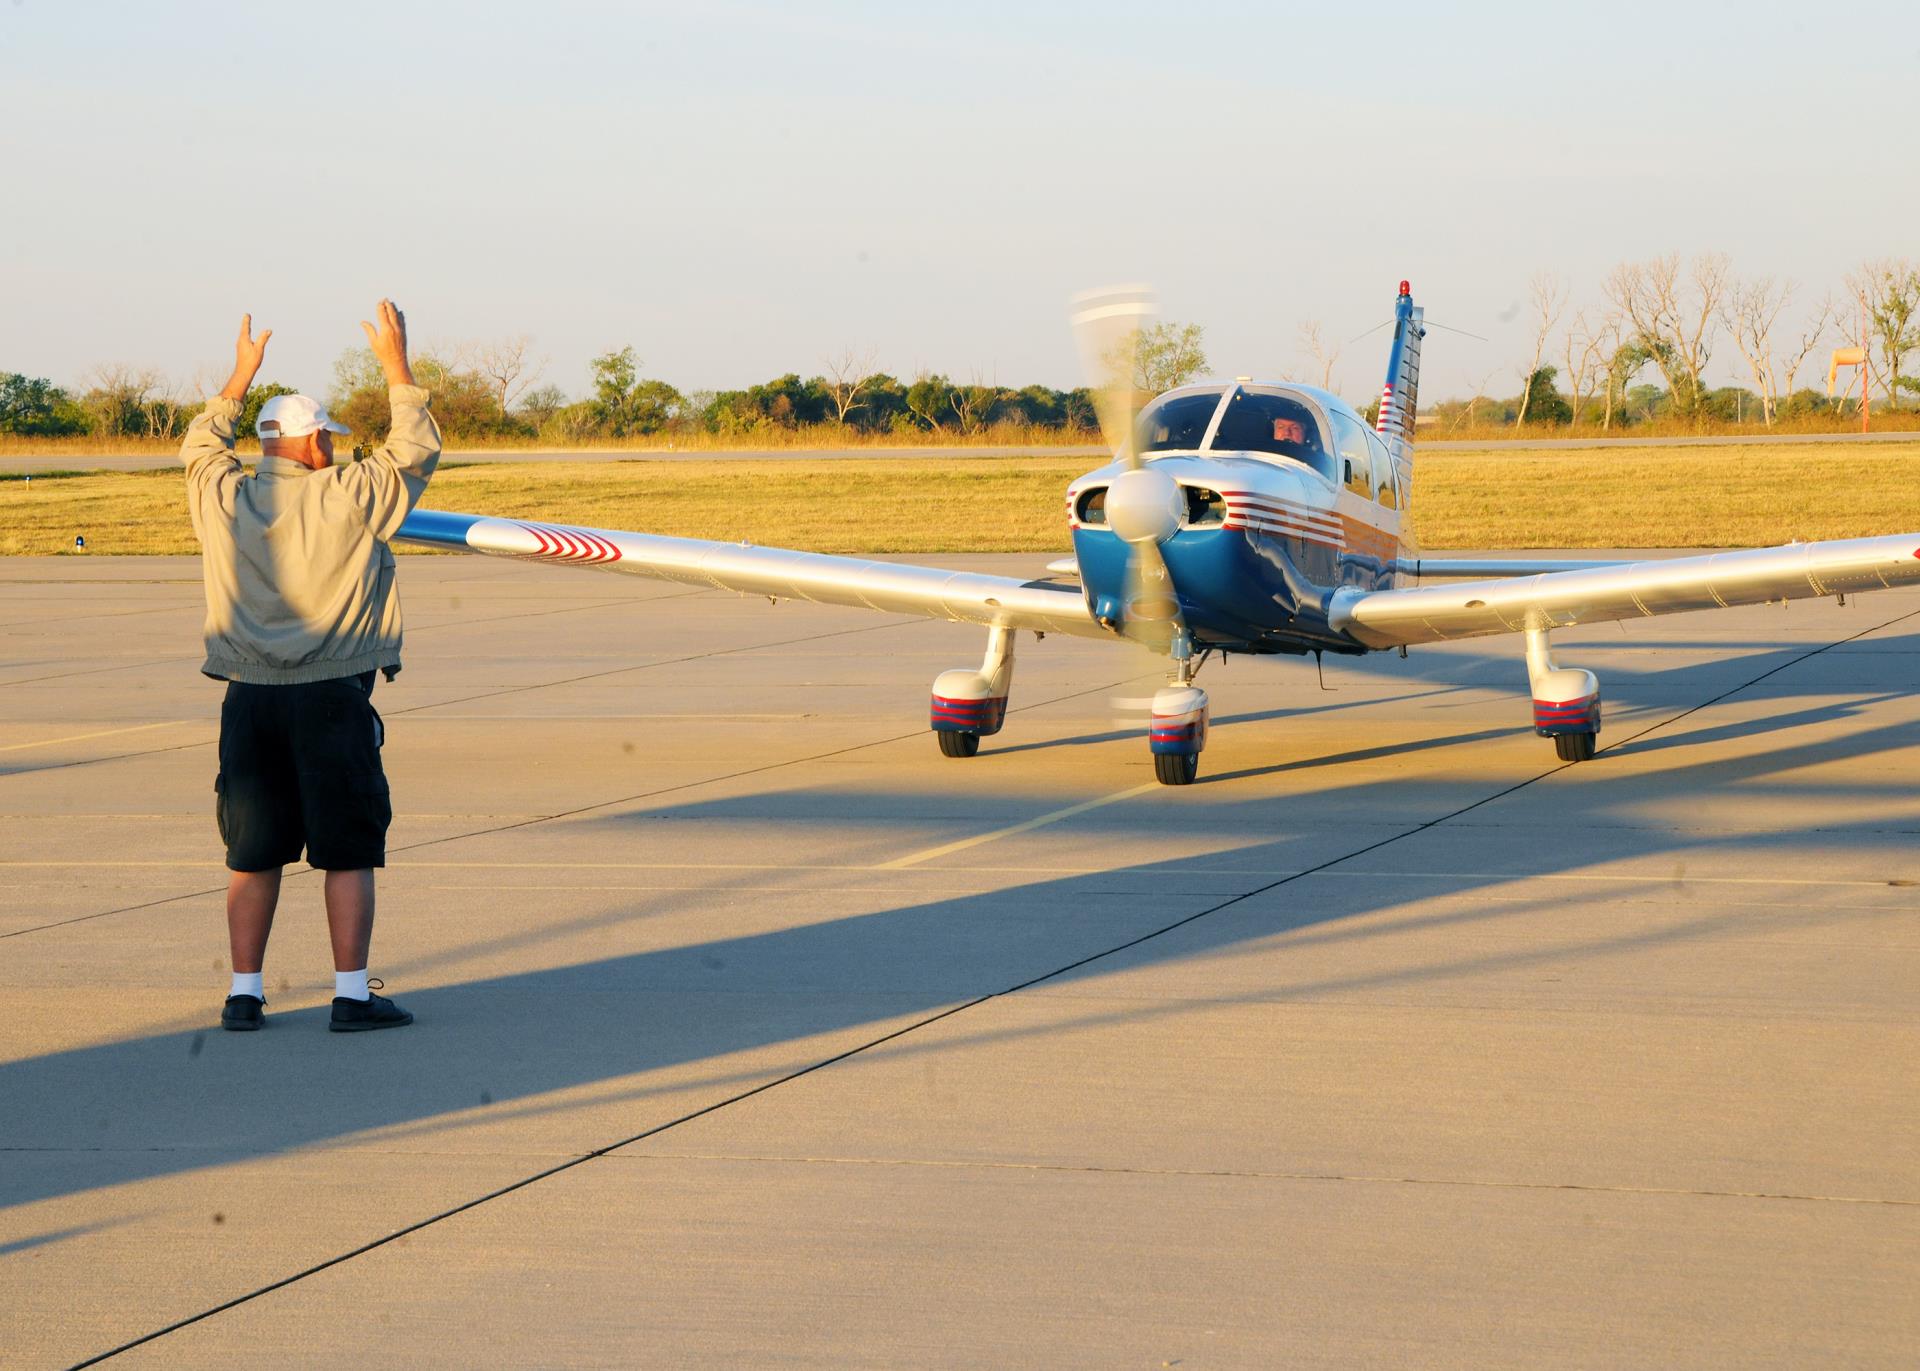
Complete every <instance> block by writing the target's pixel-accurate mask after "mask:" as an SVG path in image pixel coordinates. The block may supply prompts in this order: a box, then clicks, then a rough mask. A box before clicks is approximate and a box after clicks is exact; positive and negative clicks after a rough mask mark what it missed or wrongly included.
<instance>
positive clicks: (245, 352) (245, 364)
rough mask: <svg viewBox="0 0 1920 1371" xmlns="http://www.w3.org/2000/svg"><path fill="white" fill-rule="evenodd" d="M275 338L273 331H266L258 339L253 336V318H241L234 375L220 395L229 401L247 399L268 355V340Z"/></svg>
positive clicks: (234, 359) (236, 340)
mask: <svg viewBox="0 0 1920 1371" xmlns="http://www.w3.org/2000/svg"><path fill="white" fill-rule="evenodd" d="M271 337H273V330H272V329H265V330H263V331H262V332H261V334H260V336H259V337H258V338H255V337H254V336H253V316H252V315H251V314H243V315H241V316H240V336H239V337H238V338H236V339H235V340H234V343H233V375H232V376H230V377H228V378H227V383H226V385H224V386H222V387H221V389H220V393H221V394H222V395H224V396H226V397H227V398H228V399H229V400H244V399H246V398H247V387H248V386H250V385H252V384H253V378H254V376H255V375H257V374H258V373H259V370H260V360H261V358H263V357H265V356H266V355H267V339H269V338H271Z"/></svg>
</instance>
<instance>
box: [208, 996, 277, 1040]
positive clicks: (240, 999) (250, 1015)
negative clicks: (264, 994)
mask: <svg viewBox="0 0 1920 1371" xmlns="http://www.w3.org/2000/svg"><path fill="white" fill-rule="evenodd" d="M266 1007H267V1002H266V1001H265V1000H260V999H255V998H254V997H253V996H251V995H229V996H227V1007H226V1008H225V1009H222V1010H221V1011H220V1026H221V1027H222V1028H224V1029H226V1030H227V1031H228V1032H229V1033H251V1032H253V1031H254V1030H255V1029H257V1028H259V1027H260V1026H261V1025H262V1024H264V1023H266V1021H267V1016H266V1015H265V1014H263V1013H262V1012H261V1011H262V1010H264V1009H265V1008H266Z"/></svg>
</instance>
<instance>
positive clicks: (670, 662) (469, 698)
mask: <svg viewBox="0 0 1920 1371" xmlns="http://www.w3.org/2000/svg"><path fill="white" fill-rule="evenodd" d="M706 593H707V592H705V591H699V590H690V591H686V592H685V593H684V594H682V595H662V596H659V597H658V598H659V599H663V600H678V599H684V598H686V596H687V595H701V594H706ZM647 603H649V604H651V603H653V602H652V601H651V600H649V601H647ZM922 622H924V620H920V619H907V618H895V619H891V620H889V621H888V622H886V623H883V624H863V625H861V626H860V627H859V628H843V629H836V630H835V631H834V632H832V633H812V634H808V635H806V636H805V637H801V638H783V639H781V640H779V641H778V642H772V643H749V644H747V645H746V646H744V647H723V648H718V649H716V650H714V651H712V652H695V653H693V654H691V655H690V656H686V657H662V658H661V659H660V660H659V661H656V662H639V663H636V664H634V665H631V666H619V667H611V668H609V669H607V670H605V671H590V672H587V673H586V674H585V675H583V676H567V677H563V678H562V679H560V680H557V681H538V682H535V683H534V684H532V685H522V686H508V687H506V688H505V689H504V690H488V691H483V692H481V693H480V694H478V695H465V696H462V697H460V698H459V699H454V700H436V701H435V702H434V703H432V704H424V705H411V706H409V707H408V708H406V709H395V710H390V711H388V717H389V718H398V717H400V716H401V715H403V714H418V713H421V712H422V711H424V710H429V709H446V708H447V707H448V706H450V705H464V704H470V703H472V702H473V701H475V700H497V699H499V698H500V697H501V696H503V695H521V694H525V693H526V692H528V691H533V690H551V689H553V688H554V687H555V686H564V685H578V684H579V683H580V682H582V681H597V680H600V679H601V678H602V677H606V676H619V675H623V674H625V673H627V672H630V671H651V670H653V669H654V668H655V667H662V666H681V665H684V664H685V663H687V662H702V661H706V660H707V659H709V658H712V657H734V656H738V655H739V654H740V653H742V652H764V651H766V650H767V649H769V648H776V647H793V646H795V645H797V644H800V643H816V642H821V641H823V640H825V639H827V638H845V637H849V636H851V635H853V634H856V633H878V632H880V631H881V630H882V629H889V628H903V627H905V626H907V625H909V624H917V623H922Z"/></svg>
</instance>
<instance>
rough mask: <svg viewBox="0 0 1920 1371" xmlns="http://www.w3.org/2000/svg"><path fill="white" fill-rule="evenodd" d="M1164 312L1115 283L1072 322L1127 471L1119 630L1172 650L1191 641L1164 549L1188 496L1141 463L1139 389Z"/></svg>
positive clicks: (1087, 299)
mask: <svg viewBox="0 0 1920 1371" xmlns="http://www.w3.org/2000/svg"><path fill="white" fill-rule="evenodd" d="M1158 312H1159V310H1158V307H1157V306H1156V305H1155V303H1154V298H1153V292H1152V291H1151V290H1150V289H1148V288H1147V287H1146V286H1108V287H1105V288H1103V289H1100V290H1092V291H1087V292H1085V293H1084V294H1081V295H1076V296H1074V297H1073V299H1072V301H1070V302H1069V313H1068V319H1069V321H1070V322H1071V323H1072V325H1073V335H1074V341H1075V342H1076V343H1078V344H1079V347H1080V362H1081V365H1082V367H1083V368H1084V369H1085V371H1086V376H1087V386H1088V388H1089V389H1090V390H1091V391H1092V392H1093V407H1094V412H1095V414H1096V415H1097V416H1098V418H1099V420H1100V432H1101V434H1102V436H1103V437H1105V439H1106V441H1107V446H1108V447H1109V448H1111V449H1112V451H1113V456H1114V460H1115V461H1117V462H1119V463H1120V465H1121V466H1122V467H1123V468H1124V469H1123V470H1122V471H1121V473H1120V474H1119V475H1118V476H1116V477H1114V479H1113V481H1112V483H1111V484H1110V485H1108V487H1107V499H1106V511H1107V527H1109V528H1111V529H1112V530H1113V531H1114V533H1116V534H1117V535H1119V537H1120V539H1121V540H1122V541H1123V542H1125V543H1126V545H1127V570H1126V579H1125V582H1124V586H1123V590H1122V597H1123V598H1122V609H1121V615H1120V622H1119V624H1118V627H1119V629H1120V631H1121V632H1122V633H1124V634H1125V635H1126V636H1127V637H1129V638H1132V639H1133V640H1134V641H1135V642H1138V643H1142V644H1144V645H1146V646H1147V647H1150V648H1152V649H1153V650H1154V651H1155V652H1162V653H1164V652H1169V651H1170V650H1171V649H1172V647H1173V645H1174V642H1175V640H1176V639H1183V638H1185V637H1186V621H1185V620H1184V619H1183V618H1182V616H1181V614H1180V601H1179V598H1178V597H1177V596H1176V595H1175V593H1174V587H1173V575H1172V573H1171V572H1169V571H1168V569H1167V559H1166V558H1165V557H1164V556H1162V555H1161V552H1160V544H1161V543H1163V542H1165V541H1166V540H1167V539H1168V538H1171V537H1172V536H1173V535H1174V533H1175V532H1177V531H1178V530H1179V528H1180V520H1181V517H1182V516H1183V515H1184V514H1185V512H1186V496H1185V495H1184V494H1183V493H1182V492H1181V489H1180V486H1179V483H1178V482H1176V481H1175V480H1174V479H1173V478H1172V477H1171V476H1169V475H1167V474H1166V473H1165V472H1163V471H1160V470H1157V469H1156V468H1154V467H1150V466H1147V465H1146V464H1144V463H1143V462H1142V461H1141V460H1140V451H1139V435H1138V433H1137V431H1136V428H1135V424H1134V416H1135V413H1136V411H1137V410H1138V408H1139V403H1138V402H1139V401H1140V400H1141V399H1142V396H1141V395H1140V394H1139V387H1138V386H1137V385H1136V380H1137V373H1138V365H1137V364H1138V361H1139V357H1140V336H1141V332H1142V330H1143V329H1144V328H1145V327H1146V323H1145V321H1146V320H1147V319H1148V318H1149V317H1150V316H1152V315H1154V314H1157V313H1158ZM1145 398H1148V399H1150V398H1152V397H1150V396H1148V397H1145Z"/></svg>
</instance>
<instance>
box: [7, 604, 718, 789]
mask: <svg viewBox="0 0 1920 1371" xmlns="http://www.w3.org/2000/svg"><path fill="white" fill-rule="evenodd" d="M13 584H19V583H18V582H15V583H13ZM62 584H65V583H62ZM86 584H89V585H91V584H94V583H93V582H86ZM115 584H118V583H115ZM706 593H707V592H706V591H703V590H687V591H680V592H677V593H675V594H672V595H626V596H620V597H618V598H609V599H602V600H591V601H588V602H587V603H586V604H579V605H563V606H561V607H560V608H559V609H530V610H523V611H521V612H520V613H518V614H497V615H495V616H493V617H492V618H489V619H448V620H444V621H442V622H440V623H435V624H421V625H419V626H417V627H416V628H414V629H413V632H415V633H433V632H435V631H437V630H439V629H444V628H481V627H484V626H486V625H488V624H498V623H505V622H508V621H509V620H513V619H539V618H544V617H546V616H548V615H551V614H577V613H580V612H581V611H583V610H588V609H605V608H606V607H607V606H609V605H630V604H652V603H654V602H655V601H657V600H681V599H685V598H686V597H687V596H689V595H702V594H706ZM172 608H175V609H191V608H195V606H194V605H192V604H184V605H176V606H172ZM82 617H86V618H99V617H107V616H101V615H86V616H82ZM63 622H67V623H71V622H73V620H63ZM0 627H6V625H0ZM200 655H201V654H199V653H193V654H190V655H186V656H177V657H158V658H155V659H154V660H153V661H150V662H120V663H116V664H114V665H113V666H97V667H88V668H87V669H86V670H84V671H65V672H57V673H55V674H54V675H51V676H27V677H23V678H22V679H20V680H17V681H0V689H4V688H5V687H7V686H16V685H34V684H37V683H38V682H41V681H64V680H68V679H71V678H72V677H75V676H97V675H99V674H100V673H101V672H103V671H134V670H138V669H139V668H140V667H143V666H165V665H166V664H167V663H169V662H191V661H194V660H195V659H196V658H198V657H199V656H200ZM163 750H166V751H171V750H172V749H163ZM125 755H127V756H134V757H144V756H147V755H149V754H147V753H143V752H135V753H127V754H125ZM96 760H99V761H115V760H118V759H117V758H112V757H102V758H98V759H96Z"/></svg>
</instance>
